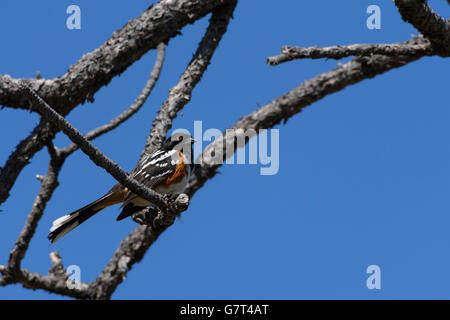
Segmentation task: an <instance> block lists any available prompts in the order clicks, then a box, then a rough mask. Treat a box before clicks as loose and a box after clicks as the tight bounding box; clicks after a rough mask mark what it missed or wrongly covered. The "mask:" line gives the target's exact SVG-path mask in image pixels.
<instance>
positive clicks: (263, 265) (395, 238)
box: [0, 0, 450, 299]
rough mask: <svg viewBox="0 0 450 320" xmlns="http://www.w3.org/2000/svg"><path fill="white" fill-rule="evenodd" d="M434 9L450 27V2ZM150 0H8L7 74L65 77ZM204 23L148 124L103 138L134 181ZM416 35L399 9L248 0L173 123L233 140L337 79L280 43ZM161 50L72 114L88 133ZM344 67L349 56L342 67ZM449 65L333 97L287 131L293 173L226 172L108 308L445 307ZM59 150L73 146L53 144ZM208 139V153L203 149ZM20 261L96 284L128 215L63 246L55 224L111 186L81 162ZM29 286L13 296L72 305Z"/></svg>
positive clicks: (21, 124) (7, 229) (11, 128)
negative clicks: (63, 269)
mask: <svg viewBox="0 0 450 320" xmlns="http://www.w3.org/2000/svg"><path fill="white" fill-rule="evenodd" d="M71 4H77V5H79V6H80V8H81V19H82V21H81V30H68V29H67V28H66V18H67V16H68V15H67V14H66V8H67V7H68V6H69V5H71ZM371 4H377V5H379V6H380V8H381V29H380V30H369V29H367V27H366V19H367V17H368V15H367V14H366V8H367V7H368V6H369V5H371ZM429 4H430V5H431V6H432V7H433V8H434V9H435V10H436V11H437V12H439V13H440V14H441V15H442V16H444V17H448V16H449V13H450V7H449V6H448V4H447V3H446V2H445V1H443V0H442V1H438V0H432V1H429ZM148 6H149V1H137V0H135V1H127V2H126V3H122V4H116V3H114V4H111V3H110V2H106V1H102V2H100V1H95V2H94V1H39V2H35V1H20V2H19V1H14V2H13V1H3V2H1V4H0V34H1V38H2V41H3V44H4V45H3V46H2V59H0V73H1V74H10V75H11V76H13V77H25V78H27V77H34V76H35V74H36V71H38V70H39V71H40V72H41V74H42V76H43V77H44V78H53V77H56V76H58V75H62V74H64V73H65V72H66V71H67V69H68V68H69V66H70V65H71V64H73V63H75V62H76V61H77V60H78V59H79V58H80V57H81V56H82V55H83V54H84V53H87V52H90V51H92V50H94V49H95V48H96V47H98V46H99V45H101V44H102V43H103V42H104V41H105V40H106V39H108V38H109V37H110V36H111V34H112V33H113V32H114V31H115V30H117V29H119V28H121V27H122V26H123V25H124V24H125V23H126V22H127V21H128V20H130V19H132V18H135V17H137V16H139V15H140V13H141V12H142V11H143V10H145V9H146V8H147V7H148ZM207 23H208V17H205V18H204V19H202V20H200V21H198V22H196V23H195V24H194V25H190V26H187V27H186V28H184V29H183V30H182V36H178V37H176V38H175V39H172V40H171V41H170V43H169V46H168V47H167V50H166V62H165V64H164V67H163V71H162V75H161V78H160V80H159V82H158V83H157V85H156V87H155V89H154V91H153V93H152V95H151V96H150V98H149V99H148V101H147V102H146V104H145V105H144V107H143V109H142V110H141V111H139V113H138V114H137V115H136V116H134V117H133V118H132V119H130V120H129V121H128V122H127V123H126V124H125V125H123V126H121V127H120V128H118V129H117V130H115V131H114V132H112V133H110V134H108V135H106V136H103V137H101V138H99V139H98V140H95V142H94V144H95V145H96V146H98V147H99V148H100V149H101V150H102V151H103V152H104V153H105V154H106V155H107V156H109V157H110V158H112V159H114V160H115V161H117V162H118V163H119V164H120V165H121V166H122V168H124V169H125V170H131V169H132V168H133V167H134V165H135V164H136V161H137V159H138V157H139V155H140V152H141V151H142V149H143V147H144V144H145V137H146V135H147V134H148V132H149V129H150V127H151V123H152V120H153V117H154V116H155V114H156V112H157V110H158V108H159V107H160V105H161V103H162V102H163V101H164V100H165V99H166V97H167V94H168V90H169V89H170V88H171V87H172V86H173V85H174V84H175V83H176V82H177V80H178V77H179V76H180V74H181V73H182V72H183V71H184V68H185V67H186V65H187V63H188V62H189V60H190V59H191V57H192V54H193V52H194V51H195V49H196V47H197V44H198V42H199V41H200V39H201V37H202V35H203V33H204V30H205V28H206V27H207ZM416 33H417V32H416V30H415V29H414V28H413V27H412V26H410V25H409V24H406V23H405V22H403V21H402V20H401V18H400V15H399V14H398V12H397V10H396V8H395V6H394V4H393V2H392V1H387V0H383V1H376V0H370V1H365V0H347V1H340V2H338V1H329V0H328V1H293V0H280V1H266V0H260V1H258V2H254V1H240V2H239V4H238V6H237V9H236V11H235V14H234V20H232V22H231V24H230V26H229V29H228V32H227V34H226V35H225V37H224V39H223V40H222V42H221V43H220V46H219V48H218V50H217V51H216V53H215V55H214V57H213V59H212V64H211V65H210V66H209V68H208V70H207V72H206V73H205V76H204V77H203V79H202V81H201V82H200V83H199V85H198V86H197V87H196V89H195V91H194V94H193V97H192V100H191V102H190V103H189V104H188V105H187V106H186V107H185V109H184V110H183V114H182V116H180V117H178V118H177V119H176V120H175V122H174V128H186V129H188V130H193V124H194V121H196V120H197V121H202V123H203V128H218V129H220V130H224V129H226V128H228V127H229V126H231V125H233V124H234V123H235V121H236V120H238V119H239V118H240V117H241V116H242V115H245V114H247V113H250V112H252V111H253V110H254V109H255V108H257V107H258V105H264V104H266V103H267V102H269V101H271V100H272V99H274V98H276V97H278V96H280V95H281V94H283V93H285V92H287V91H288V90H291V89H292V88H294V87H295V86H297V85H299V84H300V83H302V82H303V81H304V80H307V79H310V78H312V77H314V76H316V75H318V74H320V73H322V72H326V71H328V70H330V69H332V68H334V67H336V63H337V62H336V61H334V60H328V61H327V60H300V61H292V62H289V63H286V64H283V65H280V66H277V67H270V66H268V65H266V63H265V60H266V58H267V57H268V56H272V55H275V54H278V53H279V52H280V48H281V46H283V45H298V46H314V45H317V46H329V45H337V44H341V45H345V44H352V43H391V42H397V41H404V40H406V39H408V38H409V37H410V35H412V34H416ZM155 56H156V54H155V51H152V52H149V53H148V54H146V55H145V56H144V57H143V58H142V59H141V60H139V61H138V62H136V63H135V64H133V65H132V66H131V67H130V68H129V69H127V70H126V71H125V72H124V73H123V74H122V75H121V76H120V77H116V78H114V79H113V81H112V82H111V83H110V84H109V85H108V86H107V87H104V88H102V89H101V90H100V91H99V92H97V94H95V103H86V104H85V105H82V106H80V107H78V108H76V109H75V110H74V111H73V112H72V113H71V114H70V115H69V116H68V120H69V121H70V122H71V123H72V124H73V125H75V126H76V127H77V128H78V129H79V130H80V131H82V132H87V131H89V130H90V129H92V128H95V127H97V126H99V125H102V124H104V123H106V122H107V121H109V119H111V118H112V117H114V116H115V115H117V114H118V113H120V112H121V111H122V110H123V109H124V108H126V107H127V106H129V105H130V104H131V103H132V102H133V100H134V99H135V97H136V96H137V95H138V94H139V92H140V90H141V89H142V88H143V86H144V85H145V82H146V80H147V77H148V75H149V73H150V71H151V68H152V66H153V63H154V59H155ZM347 60H348V59H344V60H342V61H339V62H341V63H342V62H344V61H347ZM449 71H450V68H449V63H448V61H447V60H444V59H442V58H437V57H430V58H424V59H421V60H420V61H418V62H415V63H411V64H409V65H407V66H406V67H403V68H400V69H396V70H393V71H391V72H388V73H386V74H384V75H381V76H378V77H376V78H375V79H371V80H365V81H363V82H361V83H358V84H356V85H353V86H350V87H347V88H346V89H344V90H343V91H341V92H339V93H336V94H333V95H330V96H327V97H326V98H325V99H323V100H321V101H319V102H317V103H314V104H313V105H311V106H309V107H308V108H307V109H305V110H304V111H303V112H301V113H300V114H298V115H296V116H295V117H293V118H291V119H290V120H289V121H288V122H287V124H286V125H279V126H277V127H276V128H277V129H279V130H280V132H279V133H280V155H279V158H280V168H279V172H278V174H276V175H272V176H261V175H260V174H259V172H260V166H259V165H225V166H224V167H222V168H221V169H220V171H221V172H222V174H220V175H218V176H216V177H215V178H214V179H213V180H211V181H209V182H208V183H207V184H206V185H205V187H204V188H202V189H201V190H200V191H199V192H197V194H196V195H195V197H194V198H193V199H192V204H191V206H190V207H189V210H188V211H186V212H185V213H183V215H182V218H181V219H180V220H178V221H177V222H176V223H175V224H174V225H173V226H172V227H171V228H170V229H169V230H167V231H166V232H165V233H164V234H163V235H162V236H161V237H160V238H159V239H158V241H157V242H156V243H155V244H154V245H153V246H152V247H151V248H150V250H149V251H148V252H147V254H146V256H145V258H144V259H143V261H142V262H141V263H139V264H136V265H135V266H134V267H133V269H132V270H131V271H130V272H129V273H128V277H127V279H126V280H125V281H124V282H123V283H122V284H121V285H120V286H119V288H118V289H117V291H116V292H115V293H114V295H113V297H112V298H113V299H448V298H449V297H450V273H449V272H448V271H449V270H450V256H449V255H448V254H447V251H448V248H449V246H450V233H449V232H448V230H449V226H450V215H449V204H450V203H449V197H448V194H449V191H450V183H449V182H450V180H449V177H450V152H449V148H448V137H449V133H450V127H449V126H448V122H449V120H450V117H449V116H450V111H449V108H448V107H449V102H448V95H447V90H448V81H447V80H448V79H447V78H448V74H449ZM37 122H38V116H37V115H36V114H30V113H28V112H25V111H21V110H13V109H9V108H6V109H3V110H1V111H0V136H1V137H2V138H1V139H0V165H3V164H4V162H5V161H6V159H7V158H8V156H9V154H10V153H11V152H12V150H13V148H14V147H15V146H16V144H17V143H18V141H19V140H20V139H23V138H24V137H25V136H26V135H27V134H28V133H29V132H30V131H31V130H32V129H33V128H34V126H35V125H36V124H37ZM55 144H56V146H58V147H65V146H66V145H68V144H69V140H68V139H67V138H66V137H64V136H63V135H62V134H58V136H57V139H56V141H55ZM204 145H206V143H204ZM47 162H48V155H47V154H46V152H45V150H44V151H42V152H40V153H39V154H37V155H36V156H35V157H34V158H33V160H32V162H31V164H30V165H29V166H27V167H26V169H25V170H23V171H22V173H21V175H20V177H19V179H18V180H17V182H16V185H15V186H14V188H13V190H12V195H11V197H10V198H9V199H8V201H7V202H6V203H4V204H3V205H2V207H1V209H2V210H3V211H2V212H1V213H0V264H5V263H6V262H7V259H8V255H9V252H10V250H11V248H12V247H13V244H14V241H15V239H16V238H17V236H18V234H19V232H20V230H21V228H22V227H23V224H24V222H25V219H26V216H27V214H28V212H29V210H30V208H31V204H32V203H33V201H34V198H35V196H36V194H37V192H38V190H39V186H40V185H39V181H38V180H36V179H35V178H34V177H35V175H36V174H45V172H46V169H47ZM60 182H61V185H60V187H59V188H58V189H57V191H56V192H55V194H54V196H53V198H52V200H51V201H50V202H49V204H48V206H47V210H46V212H45V215H44V216H43V218H42V220H41V221H40V223H39V226H38V229H37V232H36V235H35V237H34V238H33V240H32V242H31V246H30V249H29V251H28V253H27V255H26V257H25V259H24V261H23V267H24V268H27V269H29V270H32V271H35V272H40V273H44V274H47V270H48V268H49V267H50V260H49V253H50V252H51V251H53V250H58V251H59V252H60V253H61V255H62V258H63V262H64V265H65V266H69V265H78V266H80V268H81V279H82V281H85V282H90V281H92V280H94V279H95V277H96V276H97V275H98V273H99V272H100V271H101V270H102V268H103V267H104V266H105V264H106V263H107V262H108V261H109V259H110V257H111V256H112V254H113V252H114V250H115V249H116V248H117V247H118V245H119V243H120V241H121V240H122V239H123V238H124V237H125V236H126V235H127V234H128V233H129V232H130V231H131V230H133V229H134V228H135V227H136V224H135V223H134V222H133V221H132V220H131V219H127V220H124V221H121V222H116V221H115V217H116V216H117V214H118V213H119V210H118V207H111V208H109V209H107V210H104V211H103V212H101V213H100V214H98V215H97V216H95V218H92V219H91V220H89V222H87V223H86V224H84V225H82V226H81V227H80V228H78V229H76V230H75V231H73V232H72V233H70V234H69V235H68V236H67V237H65V238H63V239H61V240H60V241H58V242H57V243H56V244H54V245H52V246H50V245H49V244H48V240H47V238H46V237H47V234H48V229H49V227H50V225H51V222H52V221H53V220H54V219H56V218H58V217H59V216H61V215H63V214H66V213H68V212H70V211H73V210H75V209H77V208H79V207H81V206H83V205H85V204H86V203H88V202H90V201H92V200H95V199H96V198H97V197H98V196H100V195H101V194H102V193H104V192H105V191H107V190H108V189H109V188H110V187H111V185H112V184H114V180H113V178H112V177H111V176H109V175H108V174H106V173H105V171H104V170H103V169H101V168H98V167H96V166H95V165H94V164H93V163H92V162H91V161H90V160H89V159H88V158H87V156H86V155H84V154H83V153H82V152H80V151H77V152H76V153H75V154H74V155H73V156H71V157H70V158H69V159H68V160H67V162H66V164H65V166H64V167H63V170H62V172H61V175H60ZM369 265H378V266H380V268H381V289H380V290H369V289H367V287H366V279H367V277H368V276H369V275H368V274H366V268H367V267H368V266H369ZM61 298H62V297H60V296H59V295H55V294H49V293H47V292H44V291H40V290H39V291H31V290H27V289H23V288H22V287H21V286H20V285H13V286H8V287H2V288H0V299H61Z"/></svg>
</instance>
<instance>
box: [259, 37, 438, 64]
mask: <svg viewBox="0 0 450 320" xmlns="http://www.w3.org/2000/svg"><path fill="white" fill-rule="evenodd" d="M374 54H382V55H386V56H391V57H396V56H419V57H422V56H431V55H434V54H436V52H434V50H433V48H432V47H431V46H430V43H429V42H428V41H426V40H424V43H423V44H417V45H404V44H401V43H393V44H351V45H347V46H332V47H323V48H319V47H307V48H301V47H291V46H285V47H283V48H281V54H279V55H277V56H274V57H269V58H267V64H268V65H271V66H276V65H279V64H281V63H283V62H287V61H291V60H295V59H322V58H327V59H342V58H346V57H349V56H371V55H374Z"/></svg>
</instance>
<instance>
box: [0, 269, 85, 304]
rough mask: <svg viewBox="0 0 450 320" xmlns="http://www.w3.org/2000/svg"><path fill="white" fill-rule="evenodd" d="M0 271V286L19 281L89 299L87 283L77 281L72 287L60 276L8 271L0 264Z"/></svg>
mask: <svg viewBox="0 0 450 320" xmlns="http://www.w3.org/2000/svg"><path fill="white" fill-rule="evenodd" d="M0 273H2V274H3V277H2V278H0V286H5V285H8V284H13V283H20V284H22V286H23V287H24V288H28V289H32V290H36V289H42V290H46V291H48V292H51V293H57V294H61V295H65V296H68V297H73V298H77V299H89V298H90V296H89V293H88V292H89V291H88V288H89V286H88V284H87V283H83V282H81V283H77V285H74V286H73V287H69V286H67V279H65V278H63V277H61V276H54V275H49V276H43V275H40V274H39V273H35V272H31V271H28V270H26V269H19V270H16V271H14V273H12V274H11V273H10V270H9V269H8V268H7V267H5V266H2V265H0Z"/></svg>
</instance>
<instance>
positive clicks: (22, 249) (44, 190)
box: [8, 144, 65, 270]
mask: <svg viewBox="0 0 450 320" xmlns="http://www.w3.org/2000/svg"><path fill="white" fill-rule="evenodd" d="M48 149H49V153H50V163H49V165H48V170H47V174H46V175H45V176H44V177H43V179H42V184H41V188H40V190H39V193H38V195H37V197H36V199H35V200H34V203H33V206H32V207H31V212H30V213H29V214H28V217H27V221H26V222H25V225H24V227H23V229H22V231H21V232H20V235H19V237H18V238H17V240H16V243H15V245H14V248H13V249H12V251H11V253H10V255H9V262H8V268H10V269H12V270H17V269H19V268H20V263H21V261H22V259H23V258H24V256H25V253H26V251H27V249H28V246H29V244H30V241H31V238H32V237H33V235H34V233H35V231H36V228H37V224H38V222H39V220H40V219H41V217H42V215H43V213H44V210H45V207H46V205H47V203H48V201H49V200H50V198H51V197H52V195H53V192H54V191H55V189H56V188H57V187H58V184H59V183H58V174H59V171H60V170H61V167H62V165H63V163H64V159H65V158H61V157H60V156H59V155H58V154H57V153H56V151H55V149H54V147H53V145H52V144H49V145H48Z"/></svg>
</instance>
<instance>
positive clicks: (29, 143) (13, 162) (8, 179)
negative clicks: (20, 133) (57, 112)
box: [0, 119, 57, 204]
mask: <svg viewBox="0 0 450 320" xmlns="http://www.w3.org/2000/svg"><path fill="white" fill-rule="evenodd" d="M56 131H57V130H56V129H55V127H54V126H52V125H51V124H50V123H49V122H47V121H46V120H45V119H42V120H41V121H40V122H39V124H38V125H37V126H36V127H35V128H34V130H33V131H32V132H31V133H30V135H29V136H28V137H27V138H25V139H24V140H22V141H21V142H20V143H19V144H18V145H17V147H16V149H15V150H14V152H13V153H12V154H11V155H10V156H9V158H8V160H7V161H6V163H5V165H4V166H3V167H2V168H0V204H2V203H3V202H5V201H6V200H7V199H8V197H9V192H10V190H11V188H12V187H13V186H14V183H15V182H16V180H17V178H18V176H19V174H20V172H21V171H22V169H23V168H25V166H26V165H28V164H29V163H30V159H31V158H32V157H33V156H34V155H35V154H36V152H38V151H39V150H41V149H42V148H43V147H44V146H45V145H46V144H47V143H48V142H49V141H51V140H52V139H53V138H54V137H55V134H56Z"/></svg>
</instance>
